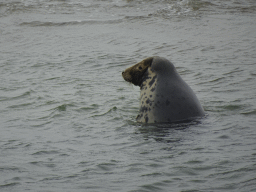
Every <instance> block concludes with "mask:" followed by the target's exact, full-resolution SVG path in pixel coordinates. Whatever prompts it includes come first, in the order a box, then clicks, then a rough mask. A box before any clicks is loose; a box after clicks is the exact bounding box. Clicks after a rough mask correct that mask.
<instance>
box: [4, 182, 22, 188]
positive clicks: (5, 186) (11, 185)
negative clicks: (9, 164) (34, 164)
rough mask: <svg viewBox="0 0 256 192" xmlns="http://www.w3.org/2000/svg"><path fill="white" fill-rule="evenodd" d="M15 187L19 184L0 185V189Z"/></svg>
mask: <svg viewBox="0 0 256 192" xmlns="http://www.w3.org/2000/svg"><path fill="white" fill-rule="evenodd" d="M16 185H20V183H18V182H12V183H7V184H4V185H0V189H1V188H7V187H13V186H16Z"/></svg>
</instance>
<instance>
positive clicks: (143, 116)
mask: <svg viewBox="0 0 256 192" xmlns="http://www.w3.org/2000/svg"><path fill="white" fill-rule="evenodd" d="M122 76H123V78H124V79H125V80H126V81H128V82H131V83H133V84H134V85H137V86H140V89H141V92H140V111H139V115H138V116H137V121H138V122H142V123H166V122H176V121H183V120H188V119H192V118H195V117H200V116H204V110H203V108H202V106H201V104H200V102H199V101H198V99H197V97H196V95H195V94H194V92H193V91H192V89H191V88H190V87H189V86H188V84H187V83H186V82H185V81H183V79H182V78H181V77H180V75H179V74H178V73H177V71H176V69H175V67H174V65H173V64H172V63H171V62H170V61H168V60H167V59H165V58H161V57H149V58H147V59H144V60H143V61H141V62H139V63H137V64H135V65H134V66H132V67H130V68H128V69H126V70H125V71H124V72H123V73H122Z"/></svg>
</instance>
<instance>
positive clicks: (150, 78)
mask: <svg viewBox="0 0 256 192" xmlns="http://www.w3.org/2000/svg"><path fill="white" fill-rule="evenodd" d="M156 77H157V75H156V73H155V72H153V71H152V70H151V68H148V70H147V71H146V72H145V73H144V75H143V77H142V83H141V85H140V90H145V89H148V88H150V87H152V85H153V84H154V85H155V83H156Z"/></svg>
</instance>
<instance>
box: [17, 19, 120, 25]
mask: <svg viewBox="0 0 256 192" xmlns="http://www.w3.org/2000/svg"><path fill="white" fill-rule="evenodd" d="M120 22H121V20H120V19H116V20H83V21H64V22H52V21H31V22H22V23H20V26H30V27H59V26H69V25H86V24H113V23H120Z"/></svg>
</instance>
